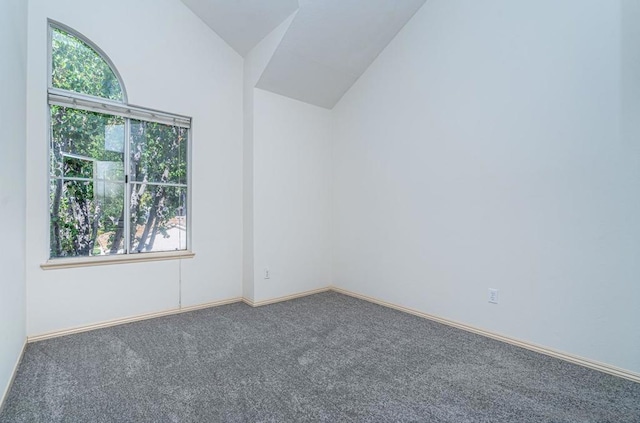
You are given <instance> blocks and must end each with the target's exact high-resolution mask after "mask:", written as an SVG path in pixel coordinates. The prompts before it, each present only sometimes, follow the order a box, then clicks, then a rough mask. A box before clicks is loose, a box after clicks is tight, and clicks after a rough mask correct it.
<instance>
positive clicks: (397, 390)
mask: <svg viewBox="0 0 640 423" xmlns="http://www.w3.org/2000/svg"><path fill="white" fill-rule="evenodd" d="M225 421H229V422H259V421H260V422H265V421H273V422H304V421H314V422H315V421H330V422H351V421H354V422H362V421H370V422H384V421H403V422H410V421H420V422H456V423H460V422H600V423H602V422H616V423H621V422H640V384H637V383H633V382H630V381H627V380H624V379H620V378H616V377H613V376H609V375H606V374H602V373H599V372H596V371H592V370H588V369H585V368H582V367H579V366H576V365H573V364H570V363H566V362H563V361H560V360H557V359H554V358H550V357H547V356H544V355H540V354H537V353H534V352H531V351H527V350H524V349H520V348H517V347H514V346H510V345H507V344H503V343H500V342H498V341H494V340H491V339H488V338H484V337H482V336H478V335H474V334H470V333H467V332H464V331H461V330H458V329H454V328H451V327H448V326H444V325H441V324H438V323H434V322H431V321H428V320H424V319H421V318H418V317H415V316H411V315H408V314H404V313H401V312H399V311H395V310H391V309H387V308H384V307H381V306H377V305H374V304H370V303H367V302H365V301H361V300H357V299H354V298H350V297H347V296H344V295H340V294H337V293H333V292H327V293H322V294H317V295H313V296H309V297H305V298H300V299H297V300H292V301H288V302H284V303H279V304H274V305H269V306H263V307H259V308H251V307H249V306H247V305H244V304H240V303H238V304H232V305H226V306H220V307H216V308H210V309H206V310H200V311H195V312H190V313H184V314H180V315H174V316H169V317H163V318H158V319H153V320H147V321H143V322H137V323H131V324H127V325H122V326H117V327H112V328H107V329H101V330H96V331H92V332H86V333H82V334H77V335H70V336H66V337H62V338H56V339H52V340H47V341H41V342H37V343H33V344H29V345H28V346H27V350H26V354H25V356H24V359H23V361H22V363H21V365H20V367H19V370H18V374H17V377H16V380H15V382H14V384H13V387H12V389H11V391H10V393H9V396H8V398H7V401H6V403H5V406H4V408H3V410H2V414H0V422H225Z"/></svg>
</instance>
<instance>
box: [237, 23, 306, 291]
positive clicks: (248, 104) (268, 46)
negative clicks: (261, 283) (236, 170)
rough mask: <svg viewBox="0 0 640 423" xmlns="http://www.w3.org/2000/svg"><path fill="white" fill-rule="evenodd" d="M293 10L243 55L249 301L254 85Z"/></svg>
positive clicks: (245, 287)
mask: <svg viewBox="0 0 640 423" xmlns="http://www.w3.org/2000/svg"><path fill="white" fill-rule="evenodd" d="M296 13H297V12H294V13H292V14H291V16H289V17H288V18H287V19H285V20H284V21H283V22H282V23H281V24H280V25H278V27H277V28H275V29H274V30H273V31H271V33H269V35H267V36H266V37H265V38H264V39H263V40H262V41H260V42H259V43H258V45H256V46H255V47H254V48H253V49H251V51H249V53H247V55H246V57H245V58H244V63H243V76H242V79H243V91H242V98H243V100H242V101H243V102H242V112H243V130H244V132H243V141H242V148H243V161H242V166H243V168H242V177H243V179H242V195H243V216H242V225H243V232H242V254H243V263H242V264H243V266H242V294H243V297H244V298H246V299H249V300H251V301H253V300H254V298H255V286H254V279H253V273H254V206H253V204H254V203H253V197H254V191H253V190H254V187H253V185H254V170H253V168H254V159H253V157H254V148H253V126H254V125H253V117H254V112H255V111H254V106H253V97H254V91H255V90H254V87H255V86H256V83H257V82H258V80H259V79H260V75H262V72H264V69H265V67H266V66H267V64H268V63H269V60H271V57H272V56H273V52H274V51H275V50H276V48H277V47H278V44H279V43H280V41H281V40H282V37H283V36H284V34H285V32H286V31H287V29H288V28H289V25H291V22H292V21H293V18H294V17H295V15H296Z"/></svg>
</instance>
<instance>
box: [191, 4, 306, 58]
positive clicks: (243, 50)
mask: <svg viewBox="0 0 640 423" xmlns="http://www.w3.org/2000/svg"><path fill="white" fill-rule="evenodd" d="M182 2H183V3H184V4H186V5H187V6H188V7H189V9H191V10H192V11H193V12H194V13H195V14H196V15H198V16H199V17H200V19H202V20H203V21H204V23H206V24H207V25H208V26H209V27H210V28H211V29H213V30H214V31H215V32H216V33H217V34H218V35H219V36H220V37H221V38H222V39H223V40H225V41H226V42H227V44H229V45H230V46H231V47H232V48H233V49H234V50H235V51H237V52H238V53H239V54H240V55H241V56H245V55H246V54H247V53H248V52H249V51H250V50H251V49H252V48H253V47H255V46H256V44H258V43H259V42H260V40H262V39H263V38H264V37H266V36H267V35H268V34H269V33H270V32H271V31H273V30H274V29H275V28H276V27H277V26H278V25H280V23H282V21H284V20H285V19H286V18H287V17H289V16H290V15H291V14H292V13H293V12H295V11H296V9H298V0H182Z"/></svg>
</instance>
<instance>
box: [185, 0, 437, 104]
mask: <svg viewBox="0 0 640 423" xmlns="http://www.w3.org/2000/svg"><path fill="white" fill-rule="evenodd" d="M182 1H183V2H184V3H185V4H186V5H187V6H189V7H190V8H191V9H192V10H193V11H194V12H195V13H196V14H197V15H199V16H200V17H201V18H202V20H203V21H204V22H206V23H207V25H209V26H210V27H211V28H212V29H213V30H214V31H216V32H217V33H218V35H220V36H221V37H222V38H223V39H224V40H225V41H226V42H227V43H229V45H231V46H232V47H233V48H234V49H235V50H236V51H238V52H239V53H240V54H241V55H243V56H244V55H246V53H247V52H248V51H250V50H251V48H253V47H254V46H255V45H256V44H258V42H259V41H260V40H262V38H264V37H265V36H266V35H267V34H269V32H271V31H272V30H273V29H274V28H276V27H277V26H278V24H280V23H281V22H282V21H284V20H285V19H286V18H287V17H288V16H290V15H291V14H292V13H293V12H294V11H295V10H296V9H298V12H297V14H296V16H295V17H294V19H293V21H292V23H291V25H290V26H289V28H288V30H287V32H286V33H285V35H284V37H283V38H282V42H281V43H280V45H279V46H278V48H277V49H276V51H275V53H274V55H273V57H272V58H271V61H270V62H269V64H268V65H267V67H266V69H265V71H264V73H263V74H262V76H261V78H260V80H259V81H258V83H257V85H256V86H257V87H258V88H261V89H264V90H267V91H271V92H274V93H277V94H281V95H284V96H287V97H290V98H294V99H297V100H301V101H304V102H306V103H311V104H315V105H317V106H321V107H326V108H329V109H330V108H332V107H333V106H334V105H335V104H336V103H337V102H338V100H340V98H342V96H343V95H344V93H345V92H347V90H348V89H349V88H350V87H351V86H352V85H353V83H354V82H355V81H356V80H357V79H358V78H359V77H360V75H362V73H364V71H365V70H366V69H367V68H368V67H369V65H370V64H371V63H372V62H373V61H374V59H375V58H376V57H377V56H378V54H380V52H381V51H382V50H383V49H384V48H385V47H386V46H387V44H389V42H390V41H391V40H392V39H393V37H395V35H396V34H397V33H398V31H400V29H402V27H403V26H404V25H405V24H406V23H407V21H408V20H409V19H410V18H411V17H412V16H413V15H414V14H415V13H416V12H417V11H418V9H419V8H420V7H421V6H422V5H423V4H424V3H425V1H426V0H299V1H298V0H182Z"/></svg>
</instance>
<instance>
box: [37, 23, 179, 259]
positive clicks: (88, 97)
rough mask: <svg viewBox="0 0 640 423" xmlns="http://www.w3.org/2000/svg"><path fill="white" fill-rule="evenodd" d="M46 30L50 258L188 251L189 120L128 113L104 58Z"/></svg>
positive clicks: (145, 111) (64, 35)
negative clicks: (47, 57) (47, 51)
mask: <svg viewBox="0 0 640 423" xmlns="http://www.w3.org/2000/svg"><path fill="white" fill-rule="evenodd" d="M50 30H51V50H50V51H51V53H50V54H51V57H50V63H51V72H52V74H51V80H50V81H51V85H50V88H49V105H50V112H51V113H50V123H51V132H50V146H49V148H50V257H51V258H61V257H86V256H98V255H100V256H105V255H124V254H131V253H144V252H159V251H175V250H186V249H188V244H187V233H188V198H189V188H188V179H189V177H188V174H189V172H188V171H189V166H188V143H189V132H190V131H189V127H190V124H191V119H190V118H187V117H184V116H179V115H173V114H170V113H165V112H159V111H155V110H152V109H146V108H141V107H138V106H130V105H127V104H126V103H124V97H125V96H124V86H123V85H122V84H121V81H120V80H119V78H118V77H117V72H116V71H115V70H113V69H112V68H111V67H110V63H109V62H108V61H107V59H106V56H104V54H103V53H101V52H98V51H97V50H94V49H93V48H92V47H91V43H90V42H88V41H86V42H85V41H83V40H82V39H81V38H80V37H79V36H75V35H71V33H70V31H68V30H67V29H66V28H65V29H64V30H62V29H60V28H58V27H57V25H56V24H51V26H50ZM114 100H116V101H121V102H122V103H117V102H114Z"/></svg>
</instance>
